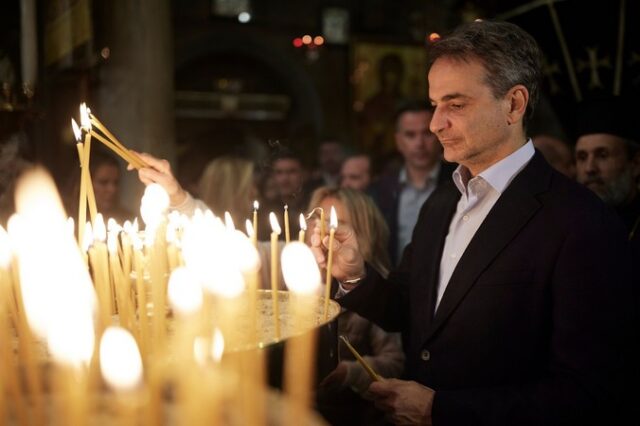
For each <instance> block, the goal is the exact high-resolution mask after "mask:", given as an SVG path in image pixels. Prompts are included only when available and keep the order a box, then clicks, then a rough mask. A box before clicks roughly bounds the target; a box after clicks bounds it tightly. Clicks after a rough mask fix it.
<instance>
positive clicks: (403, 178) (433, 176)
mask: <svg viewBox="0 0 640 426" xmlns="http://www.w3.org/2000/svg"><path fill="white" fill-rule="evenodd" d="M440 167H441V166H440V162H439V161H438V162H437V163H436V165H435V166H434V167H433V169H431V172H430V173H429V175H428V176H427V180H426V183H427V184H428V183H429V182H435V181H436V180H437V179H438V175H439V174H440ZM398 182H400V183H401V184H402V185H405V184H410V182H409V175H408V173H407V168H406V167H403V168H402V169H400V174H399V175H398ZM412 186H413V185H412ZM427 186H428V185H425V188H426V187H427Z"/></svg>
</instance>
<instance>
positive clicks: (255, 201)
mask: <svg viewBox="0 0 640 426" xmlns="http://www.w3.org/2000/svg"><path fill="white" fill-rule="evenodd" d="M259 208H260V203H259V202H258V200H254V202H253V210H258V209H259Z"/></svg>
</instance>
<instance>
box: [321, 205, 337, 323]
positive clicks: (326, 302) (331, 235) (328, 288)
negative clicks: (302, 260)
mask: <svg viewBox="0 0 640 426" xmlns="http://www.w3.org/2000/svg"><path fill="white" fill-rule="evenodd" d="M329 221H330V223H329V227H330V230H329V247H327V276H326V281H325V288H324V320H325V321H326V320H327V319H328V318H329V300H330V299H331V266H332V263H333V239H334V237H335V234H336V228H337V227H338V216H337V215H336V209H335V208H334V207H333V206H331V213H330V217H329Z"/></svg>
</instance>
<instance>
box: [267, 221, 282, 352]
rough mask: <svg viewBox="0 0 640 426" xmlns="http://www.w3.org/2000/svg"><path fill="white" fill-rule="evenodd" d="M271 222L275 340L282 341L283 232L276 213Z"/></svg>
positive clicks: (272, 298)
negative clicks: (280, 282)
mask: <svg viewBox="0 0 640 426" xmlns="http://www.w3.org/2000/svg"><path fill="white" fill-rule="evenodd" d="M269 222H271V300H272V304H273V326H274V330H275V339H276V340H280V309H279V306H278V236H279V235H280V233H281V232H282V230H281V229H280V224H279V223H278V218H277V217H276V215H275V213H273V212H271V213H269Z"/></svg>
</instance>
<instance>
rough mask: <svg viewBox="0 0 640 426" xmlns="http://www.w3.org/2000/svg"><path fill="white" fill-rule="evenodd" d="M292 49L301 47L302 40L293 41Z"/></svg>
mask: <svg viewBox="0 0 640 426" xmlns="http://www.w3.org/2000/svg"><path fill="white" fill-rule="evenodd" d="M293 46H294V47H302V39H301V38H300V37H296V38H294V39H293Z"/></svg>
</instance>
